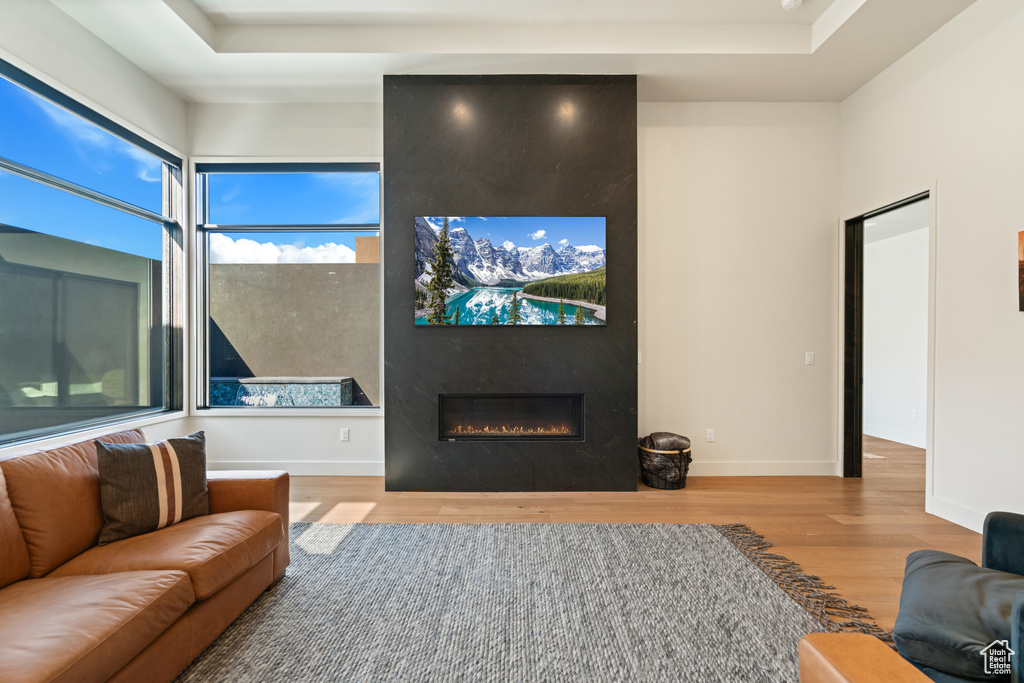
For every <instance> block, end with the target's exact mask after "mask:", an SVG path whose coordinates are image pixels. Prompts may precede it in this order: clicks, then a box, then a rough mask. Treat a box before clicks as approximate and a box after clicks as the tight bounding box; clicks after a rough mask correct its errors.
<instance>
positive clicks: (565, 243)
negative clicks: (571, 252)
mask: <svg viewBox="0 0 1024 683" xmlns="http://www.w3.org/2000/svg"><path fill="white" fill-rule="evenodd" d="M558 243H559V244H561V245H562V246H563V247H567V246H569V240H558Z"/></svg>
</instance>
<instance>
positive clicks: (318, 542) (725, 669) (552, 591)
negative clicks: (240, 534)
mask: <svg viewBox="0 0 1024 683" xmlns="http://www.w3.org/2000/svg"><path fill="white" fill-rule="evenodd" d="M291 539H292V564H291V566H290V567H289V569H288V574H287V576H286V578H285V579H284V580H283V581H281V582H280V583H279V584H278V585H277V586H275V587H274V588H272V589H271V590H269V591H267V592H266V593H264V594H263V596H262V597H260V598H259V599H258V600H257V601H256V602H255V603H253V605H252V606H251V607H250V608H249V609H248V610H247V611H246V612H245V613H244V614H243V615H242V616H241V617H239V619H238V620H237V621H236V622H235V623H234V625H232V626H231V627H230V628H229V629H228V630H227V631H226V632H225V633H224V635H222V636H221V637H220V638H219V639H218V640H217V641H216V642H215V643H214V644H213V645H211V646H210V647H209V648H208V649H207V650H206V652H205V653H203V655H202V656H201V657H200V658H199V659H197V660H196V661H195V662H194V663H193V664H192V666H191V667H189V668H188V669H187V670H186V671H185V672H184V673H182V675H181V676H180V677H179V679H178V680H179V681H180V682H182V683H196V682H199V681H203V682H207V681H232V682H233V683H237V682H246V681H253V682H256V681H259V682H261V683H264V682H267V681H332V682H333V681H473V682H480V681H680V680H682V681H797V680H798V678H799V674H798V668H797V647H796V646H797V642H798V641H799V639H800V637H801V636H803V635H804V634H806V633H809V632H814V631H830V630H833V631H834V630H839V629H841V628H856V627H863V626H864V625H865V624H864V622H863V621H861V620H859V619H858V617H862V616H865V615H863V613H862V611H861V610H858V608H851V607H849V606H848V605H846V604H845V602H844V601H842V600H841V599H837V598H836V597H835V596H832V595H831V594H828V593H826V592H825V591H824V590H822V589H825V588H828V587H826V586H822V585H821V584H820V582H818V581H817V580H816V579H815V578H814V577H807V576H805V575H802V574H800V573H799V572H798V569H799V568H797V567H796V566H795V565H793V564H792V563H791V562H788V561H787V560H785V558H780V557H779V556H775V555H767V554H765V553H764V549H765V548H766V547H767V546H768V544H767V543H765V542H764V540H763V539H761V538H760V537H759V536H757V535H756V534H754V533H753V532H752V531H750V530H749V529H747V528H746V527H742V526H732V527H713V526H709V525H703V524H693V525H674V524H482V525H449V524H425V525H406V524H352V525H340V524H292V525H291ZM766 572H767V573H766ZM770 574H771V576H770ZM773 577H774V578H773ZM780 584H781V585H782V586H785V589H784V588H783V587H780ZM794 598H795V599H794ZM801 603H802V604H801ZM837 615H838V616H839V617H840V618H852V619H854V621H848V622H845V623H842V624H841V623H839V622H838V621H836V620H835V619H834V617H836V616H837ZM868 630H870V628H869V629H868Z"/></svg>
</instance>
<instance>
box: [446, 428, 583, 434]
mask: <svg viewBox="0 0 1024 683" xmlns="http://www.w3.org/2000/svg"><path fill="white" fill-rule="evenodd" d="M450 433H452V434H463V435H478V434H523V435H526V436H548V435H554V434H572V430H571V429H569V427H568V426H566V425H551V426H549V427H523V426H521V425H485V426H483V427H474V426H472V425H456V426H455V427H452V428H451V430H450Z"/></svg>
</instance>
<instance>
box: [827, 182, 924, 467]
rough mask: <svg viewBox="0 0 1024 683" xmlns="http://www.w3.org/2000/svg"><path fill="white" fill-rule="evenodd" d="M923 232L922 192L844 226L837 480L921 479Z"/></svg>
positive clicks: (847, 222) (922, 446) (922, 437)
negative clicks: (869, 474) (867, 474)
mask: <svg viewBox="0 0 1024 683" xmlns="http://www.w3.org/2000/svg"><path fill="white" fill-rule="evenodd" d="M930 227H931V204H930V199H929V193H928V192H924V193H921V194H918V195H915V196H913V197H909V198H907V199H905V200H903V201H900V202H897V203H895V204H890V205H888V206H885V207H883V208H881V209H878V210H876V211H872V212H869V213H866V214H864V215H862V216H858V217H856V218H853V219H850V220H848V221H846V225H845V245H846V258H845V265H846V278H845V292H844V296H845V312H844V318H845V319H844V371H843V375H844V377H843V385H844V392H843V393H844V406H843V476H844V477H861V476H863V474H864V460H865V459H868V460H869V461H870V465H869V471H871V470H879V469H891V468H893V467H895V468H897V469H900V470H901V471H902V470H906V469H910V470H913V469H916V468H917V467H920V469H921V474H922V476H924V469H925V453H926V451H925V449H926V445H927V433H928V424H927V420H928V419H929V411H928V362H929V359H928V349H929V341H928V340H929V329H930V328H929V325H930V321H929V315H930V313H929V311H930V304H929V296H930V291H929V287H930V284H929V267H930V265H929V264H930V255H929V254H930V244H929V243H930V240H931V229H930Z"/></svg>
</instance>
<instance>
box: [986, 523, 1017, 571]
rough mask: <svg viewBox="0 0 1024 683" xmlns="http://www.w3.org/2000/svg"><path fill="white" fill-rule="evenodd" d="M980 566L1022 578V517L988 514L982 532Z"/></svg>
mask: <svg viewBox="0 0 1024 683" xmlns="http://www.w3.org/2000/svg"><path fill="white" fill-rule="evenodd" d="M981 566H982V567H988V568H989V569H998V570H999V571H1001V572H1009V573H1010V574H1019V575H1022V576H1024V515H1018V514H1015V513H1013V512H990V513H988V516H987V517H985V528H984V531H983V532H982V540H981Z"/></svg>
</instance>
